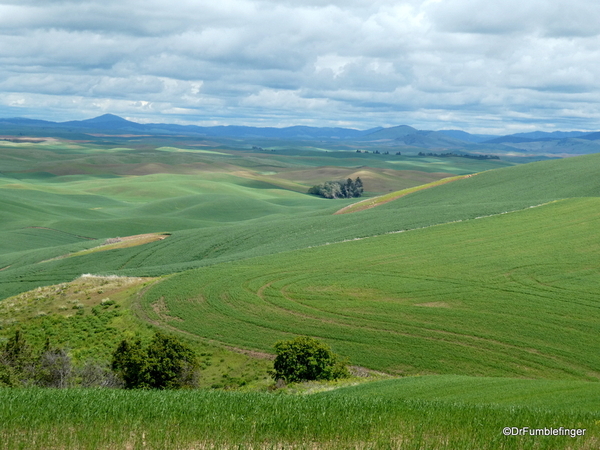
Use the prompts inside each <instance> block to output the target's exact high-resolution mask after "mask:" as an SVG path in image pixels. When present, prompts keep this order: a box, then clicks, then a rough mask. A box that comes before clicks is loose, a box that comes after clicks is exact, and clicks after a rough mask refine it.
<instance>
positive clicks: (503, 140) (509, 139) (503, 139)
mask: <svg viewBox="0 0 600 450" xmlns="http://www.w3.org/2000/svg"><path fill="white" fill-rule="evenodd" d="M534 140H535V139H528V138H524V137H520V136H514V135H509V136H500V137H497V138H495V139H490V140H489V141H483V142H482V143H483V144H507V143H508V144H520V143H521V142H533V141H534Z"/></svg>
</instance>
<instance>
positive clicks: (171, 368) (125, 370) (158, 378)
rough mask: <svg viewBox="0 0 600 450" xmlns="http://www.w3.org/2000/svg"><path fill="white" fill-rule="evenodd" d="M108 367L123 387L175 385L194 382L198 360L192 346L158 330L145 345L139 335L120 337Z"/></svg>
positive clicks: (158, 387)
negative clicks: (127, 338) (120, 339)
mask: <svg viewBox="0 0 600 450" xmlns="http://www.w3.org/2000/svg"><path fill="white" fill-rule="evenodd" d="M111 369H112V370H113V371H114V372H115V374H116V375H117V376H118V377H119V378H120V379H121V380H122V381H123V385H124V387H125V388H126V389H139V388H151V389H177V388H182V387H193V386H195V384H196V381H197V380H196V376H197V369H198V362H197V359H196V355H195V354H194V351H193V350H192V349H191V348H189V347H188V346H187V345H185V344H184V343H182V342H181V341H179V339H177V338H175V337H173V336H167V335H165V334H162V333H160V332H158V333H156V334H155V335H154V338H153V339H152V341H151V342H150V345H149V346H148V347H147V348H146V349H144V348H143V347H142V343H141V341H140V340H139V339H138V340H136V341H134V342H132V343H130V342H129V341H127V340H123V341H122V342H121V343H120V344H119V346H118V347H117V349H116V350H115V352H114V353H113V359H112V363H111Z"/></svg>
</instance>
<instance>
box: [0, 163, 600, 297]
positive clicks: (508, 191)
mask: <svg viewBox="0 0 600 450" xmlns="http://www.w3.org/2000/svg"><path fill="white" fill-rule="evenodd" d="M598 156H599V155H590V156H586V157H581V158H572V159H569V160H560V161H548V162H540V163H533V164H528V165H525V166H516V167H510V168H505V169H502V170H498V171H489V172H484V173H481V174H479V175H477V176H474V177H471V178H469V179H465V180H460V181H456V182H453V183H450V184H448V185H444V186H439V187H436V188H435V189H428V190H426V191H422V192H417V193H414V194H411V195H408V196H405V197H403V198H401V199H399V200H396V201H394V202H390V203H388V204H385V205H382V206H379V207H378V208H375V209H372V210H369V211H362V212H358V213H355V214H352V215H339V216H333V215H331V214H332V213H333V212H335V211H336V210H338V209H339V207H340V206H343V205H344V202H347V201H340V202H338V201H336V202H332V201H329V200H325V199H317V198H310V197H308V196H305V195H300V194H294V193H289V192H287V193H284V194H280V193H279V192H280V191H277V193H276V194H271V192H272V191H270V190H267V191H268V192H267V193H266V194H265V192H264V190H258V191H259V194H261V195H273V196H275V197H273V198H271V199H269V201H268V202H267V201H265V200H261V199H259V200H256V199H255V198H253V197H252V196H250V200H249V201H248V204H250V205H252V204H255V203H256V202H257V201H258V202H260V205H263V206H262V207H261V208H258V210H255V211H254V213H255V214H257V215H260V214H262V213H268V212H273V211H278V212H279V213H278V214H271V215H270V216H268V217H267V219H268V220H263V219H261V217H257V218H255V219H251V220H246V221H245V222H240V223H239V224H236V223H227V224H226V226H224V225H225V224H224V223H223V222H210V221H208V220H204V219H207V218H208V217H209V215H212V214H214V213H215V211H217V212H219V211H220V213H219V214H220V216H219V217H220V218H221V219H222V220H227V219H230V220H232V219H233V220H235V218H236V213H235V211H237V210H239V207H240V206H239V205H240V204H239V200H237V199H232V200H231V202H230V203H227V202H222V203H221V204H217V205H215V204H214V202H211V196H210V195H207V196H206V197H204V198H205V199H206V202H208V203H205V204H202V203H200V204H196V206H194V203H193V202H194V199H196V200H197V201H200V197H181V202H182V203H181V210H180V211H177V210H176V209H175V208H176V206H174V205H175V204H176V203H177V202H176V201H174V202H171V203H169V202H167V204H163V205H162V209H161V208H160V207H159V206H160V205H161V202H157V203H156V205H155V206H156V208H153V207H152V206H151V205H148V204H146V205H142V206H140V208H142V210H144V211H146V213H144V214H141V213H139V211H138V210H135V208H132V211H133V212H135V213H136V214H134V218H131V217H129V218H128V219H126V218H124V217H121V218H120V219H119V218H113V219H107V218H105V219H104V220H93V221H89V220H73V219H68V220H62V221H60V220H58V221H56V222H54V224H55V225H57V226H59V227H60V228H61V229H62V230H63V231H69V232H71V233H76V232H77V231H81V230H85V231H86V232H87V233H104V236H105V237H109V236H123V235H127V234H138V233H144V232H150V231H173V230H177V229H181V227H185V226H186V224H187V226H190V223H191V222H193V223H195V224H196V226H200V224H202V227H203V228H201V229H189V230H181V231H178V232H175V233H173V236H172V237H171V238H169V239H167V240H165V241H162V242H160V243H155V244H148V245H147V246H140V247H136V248H133V249H123V250H119V251H114V252H105V254H103V255H101V256H94V257H93V258H90V257H88V258H86V257H80V258H72V259H70V260H63V261H56V262H53V263H46V264H44V265H36V266H34V265H31V263H33V262H37V261H43V260H47V259H50V258H52V257H55V256H59V255H60V254H64V253H68V252H71V251H77V250H80V249H81V246H85V245H87V246H93V245H92V244H90V243H89V242H88V243H85V242H83V243H81V244H77V245H78V246H79V247H78V246H77V245H75V246H72V247H61V248H54V249H53V250H52V251H50V250H36V251H30V252H23V253H21V254H14V255H13V254H10V255H2V256H0V267H6V266H8V265H11V268H10V270H5V271H3V272H0V281H2V285H3V290H2V292H3V293H1V294H0V297H6V296H8V295H14V294H15V293H17V292H22V291H24V290H28V289H32V288H33V287H36V286H37V285H43V284H51V283H59V282H64V281H68V280H71V279H74V278H75V277H77V276H78V275H80V274H81V273H86V272H92V273H115V272H118V273H123V274H127V275H134V276H155V275H162V274H167V273H172V272H176V271H182V270H186V269H191V268H193V267H200V266H205V265H209V264H214V263H218V262H221V261H233V260H236V259H241V258H248V257H253V256H257V255H264V254H272V253H277V252H281V251H287V250H290V249H300V248H306V247H308V246H314V245H322V244H325V243H327V242H339V241H342V240H345V239H354V238H357V237H365V236H373V235H378V234H382V233H386V232H390V231H398V230H403V229H414V228H419V227H424V226H429V225H432V224H439V223H446V222H451V221H456V220H465V219H471V218H474V217H478V216H483V215H488V214H497V213H500V212H504V211H510V210H517V209H521V208H526V207H528V206H532V205H536V204H539V203H541V202H545V201H549V200H552V199H557V198H567V197H570V196H572V195H580V196H588V195H596V194H597V193H598V191H599V187H598V180H597V177H596V176H595V173H596V167H597V166H598V160H599V158H598ZM540 171H541V172H542V176H540ZM503 180H506V182H503ZM536 180H537V181H536ZM544 180H546V181H547V182H544ZM574 180H577V181H576V182H575V181H574ZM580 180H581V182H580ZM245 189H246V192H247V193H248V195H250V192H256V191H257V189H253V188H252V189H251V188H245ZM259 194H252V195H254V196H256V195H259ZM277 196H278V198H276V197H277ZM293 196H297V197H293ZM88 198H89V199H93V198H94V197H90V196H88ZM113 201H114V200H113ZM253 202H254V203H253ZM203 205H204V206H206V208H204V209H203V207H204V206H203ZM245 205H246V203H244V206H245ZM265 205H266V206H265ZM282 205H283V206H282ZM215 206H216V209H214V208H215ZM306 208H312V209H313V211H310V212H307V211H306ZM314 209H316V210H314ZM121 210H122V211H125V210H127V209H126V208H122V209H121ZM202 210H204V211H205V213H206V214H205V216H203V215H202V213H201V211H202ZM302 211H304V212H302ZM101 212H102V210H91V211H89V210H86V214H90V215H92V216H93V217H97V216H98V215H100V214H101ZM105 214H106V213H105ZM161 214H162V215H161ZM186 214H188V215H187V216H186ZM198 214H200V217H198ZM238 216H239V217H237V218H238V220H240V219H248V216H244V217H242V216H240V215H239V214H238ZM211 224H212V225H214V224H219V227H218V228H215V227H212V228H211V227H210V226H209V225H211ZM15 232H17V233H19V231H15ZM18 238H19V236H17V239H11V240H7V242H15V243H18V242H19V239H18ZM21 241H23V240H21Z"/></svg>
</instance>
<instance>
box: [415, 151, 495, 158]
mask: <svg viewBox="0 0 600 450" xmlns="http://www.w3.org/2000/svg"><path fill="white" fill-rule="evenodd" d="M419 156H437V157H439V158H444V157H450V156H454V157H459V158H471V159H500V157H499V156H497V155H467V154H459V153H451V152H449V153H439V154H438V153H423V152H419Z"/></svg>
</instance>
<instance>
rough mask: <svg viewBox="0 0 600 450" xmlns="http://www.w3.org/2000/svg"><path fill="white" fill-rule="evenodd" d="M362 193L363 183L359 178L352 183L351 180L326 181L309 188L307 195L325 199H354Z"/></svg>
mask: <svg viewBox="0 0 600 450" xmlns="http://www.w3.org/2000/svg"><path fill="white" fill-rule="evenodd" d="M363 191H364V189H363V183H362V181H361V179H360V177H356V180H354V181H352V179H351V178H348V179H347V180H346V181H326V182H325V183H323V184H319V185H316V186H313V187H311V188H310V189H309V190H308V193H309V194H312V195H320V196H321V197H325V198H354V197H360V196H361V195H362V193H363Z"/></svg>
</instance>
